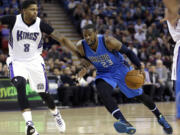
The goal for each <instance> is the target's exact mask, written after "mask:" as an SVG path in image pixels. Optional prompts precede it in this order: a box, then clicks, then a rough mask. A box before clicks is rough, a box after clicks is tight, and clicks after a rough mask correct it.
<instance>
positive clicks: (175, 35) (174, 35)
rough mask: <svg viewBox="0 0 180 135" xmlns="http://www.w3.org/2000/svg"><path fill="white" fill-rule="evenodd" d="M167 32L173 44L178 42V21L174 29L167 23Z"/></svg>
mask: <svg viewBox="0 0 180 135" xmlns="http://www.w3.org/2000/svg"><path fill="white" fill-rule="evenodd" d="M167 24H168V28H169V32H170V34H171V36H172V38H173V40H174V41H175V42H177V41H179V40H180V19H179V20H178V22H177V25H176V27H173V26H172V25H171V24H170V22H169V21H167Z"/></svg>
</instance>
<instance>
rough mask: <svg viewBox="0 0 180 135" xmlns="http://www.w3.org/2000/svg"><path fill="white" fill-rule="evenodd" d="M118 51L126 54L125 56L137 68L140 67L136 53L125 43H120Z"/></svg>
mask: <svg viewBox="0 0 180 135" xmlns="http://www.w3.org/2000/svg"><path fill="white" fill-rule="evenodd" d="M119 52H120V53H124V54H126V55H127V57H128V58H129V59H130V60H131V62H132V63H133V64H134V65H136V67H137V68H139V69H140V68H141V63H140V60H139V58H138V57H137V56H136V54H135V53H134V52H133V51H131V50H129V49H128V48H127V47H126V46H125V45H122V47H121V49H120V51H119Z"/></svg>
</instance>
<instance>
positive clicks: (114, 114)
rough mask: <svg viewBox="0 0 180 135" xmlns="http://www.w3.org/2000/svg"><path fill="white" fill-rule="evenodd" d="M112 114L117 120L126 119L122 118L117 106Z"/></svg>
mask: <svg viewBox="0 0 180 135" xmlns="http://www.w3.org/2000/svg"><path fill="white" fill-rule="evenodd" d="M112 116H113V117H114V118H116V119H117V120H122V121H126V119H125V118H124V116H123V114H122V113H121V112H120V109H119V108H118V109H116V110H114V111H113V112H112Z"/></svg>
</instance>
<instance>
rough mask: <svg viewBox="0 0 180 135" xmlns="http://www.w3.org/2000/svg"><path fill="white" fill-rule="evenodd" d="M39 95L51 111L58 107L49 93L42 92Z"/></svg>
mask: <svg viewBox="0 0 180 135" xmlns="http://www.w3.org/2000/svg"><path fill="white" fill-rule="evenodd" d="M39 95H40V96H41V98H42V100H43V101H45V103H46V104H47V106H48V108H49V109H52V110H53V109H55V107H56V106H55V103H54V100H53V98H52V96H51V95H50V94H49V93H45V92H41V93H39Z"/></svg>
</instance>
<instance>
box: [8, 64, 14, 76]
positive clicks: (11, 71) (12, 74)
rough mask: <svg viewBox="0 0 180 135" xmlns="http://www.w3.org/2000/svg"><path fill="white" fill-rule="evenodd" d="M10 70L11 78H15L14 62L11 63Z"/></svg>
mask: <svg viewBox="0 0 180 135" xmlns="http://www.w3.org/2000/svg"><path fill="white" fill-rule="evenodd" d="M9 72H10V78H11V79H13V78H14V71H13V65H12V62H11V63H10V64H9Z"/></svg>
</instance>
